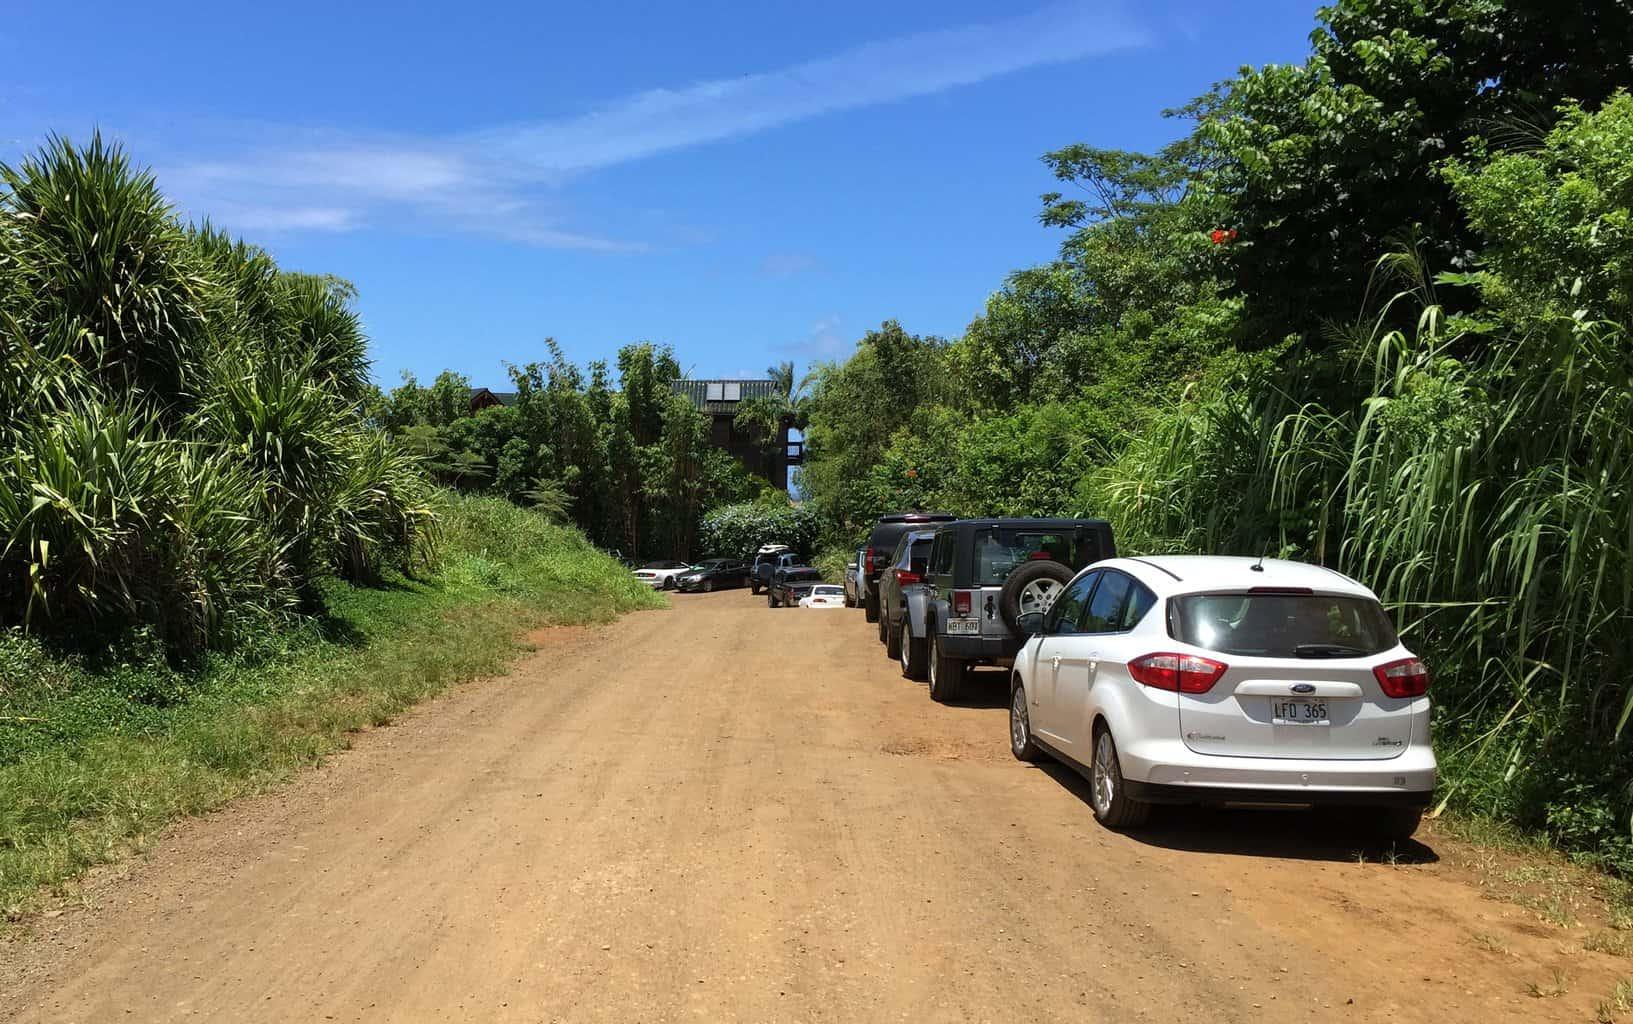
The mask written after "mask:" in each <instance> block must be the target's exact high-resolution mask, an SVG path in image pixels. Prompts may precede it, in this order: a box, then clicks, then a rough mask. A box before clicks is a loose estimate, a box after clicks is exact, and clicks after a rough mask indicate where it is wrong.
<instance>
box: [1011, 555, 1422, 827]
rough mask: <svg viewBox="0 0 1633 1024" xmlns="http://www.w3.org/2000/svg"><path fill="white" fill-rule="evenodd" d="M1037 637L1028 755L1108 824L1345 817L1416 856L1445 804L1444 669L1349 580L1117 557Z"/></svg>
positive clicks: (1017, 716)
mask: <svg viewBox="0 0 1633 1024" xmlns="http://www.w3.org/2000/svg"><path fill="white" fill-rule="evenodd" d="M1020 624H1021V625H1022V626H1023V627H1024V628H1025V629H1026V631H1027V632H1029V633H1032V634H1033V635H1032V636H1031V638H1030V639H1029V640H1028V641H1027V642H1026V645H1025V646H1024V647H1023V648H1022V649H1021V652H1020V654H1019V655H1018V656H1017V657H1016V659H1015V668H1014V672H1013V675H1012V677H1011V681H1010V697H1011V699H1010V711H1009V720H1010V746H1011V748H1012V750H1013V752H1014V754H1015V756H1016V757H1017V758H1020V759H1021V760H1023V761H1036V760H1039V759H1041V758H1043V757H1045V756H1048V757H1054V758H1056V759H1058V760H1060V761H1062V762H1064V763H1066V764H1068V765H1070V766H1071V767H1073V768H1075V769H1077V770H1078V771H1080V772H1081V773H1083V774H1084V775H1085V776H1087V777H1088V779H1089V783H1090V791H1091V800H1090V802H1091V805H1092V806H1093V808H1094V816H1095V817H1096V818H1097V819H1099V820H1100V822H1101V823H1102V824H1104V825H1107V826H1109V827H1111V828H1131V827H1135V826H1137V825H1139V824H1140V823H1141V822H1142V821H1144V819H1145V817H1146V814H1147V812H1148V810H1149V808H1150V805H1151V804H1154V803H1210V804H1283V805H1298V806H1329V805H1342V806H1347V807H1350V808H1353V809H1354V814H1355V820H1357V821H1359V822H1361V823H1363V824H1364V825H1365V827H1366V828H1367V829H1368V830H1369V831H1371V832H1372V834H1374V835H1376V836H1378V837H1379V838H1384V839H1404V838H1407V837H1409V836H1410V835H1411V834H1412V832H1413V831H1414V830H1415V829H1416V828H1417V825H1418V821H1419V819H1420V817H1421V816H1422V813H1423V808H1424V807H1425V806H1426V805H1427V804H1428V803H1429V800H1430V796H1431V794H1432V792H1433V790H1434V787H1435V756H1434V751H1433V749H1432V748H1431V747H1430V745H1429V699H1428V697H1427V696H1426V693H1427V690H1428V687H1429V670H1428V668H1427V667H1426V666H1425V665H1424V664H1423V662H1421V661H1419V660H1418V659H1417V657H1416V656H1414V655H1413V654H1412V652H1411V651H1409V650H1407V649H1406V648H1405V647H1403V646H1402V645H1401V642H1400V640H1399V638H1398V637H1397V636H1396V635H1395V630H1394V627H1393V626H1392V625H1391V624H1390V621H1389V617H1388V615H1387V614H1385V612H1384V610H1383V607H1382V606H1381V605H1380V604H1379V603H1378V598H1377V596H1376V595H1375V594H1373V593H1372V591H1370V590H1368V589H1367V588H1366V587H1364V586H1362V585H1361V584H1359V583H1357V582H1355V581H1354V580H1352V579H1350V578H1349V577H1347V576H1343V575H1341V574H1339V573H1337V572H1334V571H1333V570H1331V569H1327V568H1323V567H1321V566H1317V565H1305V564H1302V563H1298V562H1286V561H1279V560H1266V559H1258V560H1255V559H1252V558H1223V557H1206V556H1196V557H1161V558H1115V559H1110V560H1107V561H1104V562H1097V563H1095V564H1094V565H1091V566H1089V567H1088V568H1086V569H1084V570H1083V571H1082V572H1080V573H1078V575H1077V576H1076V577H1074V578H1073V579H1072V581H1071V582H1070V583H1068V584H1067V585H1066V586H1065V587H1064V588H1063V589H1062V590H1061V591H1060V595H1059V596H1058V597H1057V598H1056V600H1055V601H1054V603H1053V604H1052V605H1051V606H1050V607H1049V609H1048V611H1047V612H1043V613H1032V614H1030V615H1027V616H1023V617H1022V622H1021V623H1020Z"/></svg>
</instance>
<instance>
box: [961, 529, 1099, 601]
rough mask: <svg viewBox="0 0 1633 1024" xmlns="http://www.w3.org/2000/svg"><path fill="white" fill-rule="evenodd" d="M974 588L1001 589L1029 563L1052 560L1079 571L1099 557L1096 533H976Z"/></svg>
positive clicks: (1021, 530)
mask: <svg viewBox="0 0 1633 1024" xmlns="http://www.w3.org/2000/svg"><path fill="white" fill-rule="evenodd" d="M974 540H975V581H974V582H975V585H976V586H984V587H997V586H1002V585H1003V582H1004V581H1005V580H1007V579H1009V574H1010V573H1011V572H1014V571H1015V569H1016V568H1017V567H1018V566H1021V565H1024V564H1026V563H1027V562H1029V561H1036V560H1039V559H1052V560H1053V561H1056V562H1059V563H1060V564H1062V565H1064V566H1066V567H1068V568H1070V569H1072V570H1074V571H1075V570H1077V569H1081V568H1083V567H1084V566H1085V565H1088V564H1089V563H1090V562H1093V561H1097V560H1098V559H1099V558H1100V542H1099V537H1097V536H1096V535H1095V534H1094V532H1093V531H1089V532H1087V533H1085V534H1083V535H1081V536H1079V535H1076V534H1074V533H1071V532H1067V531H1062V530H1028V529H1024V528H1006V527H988V528H986V529H983V530H976V531H975V535H974Z"/></svg>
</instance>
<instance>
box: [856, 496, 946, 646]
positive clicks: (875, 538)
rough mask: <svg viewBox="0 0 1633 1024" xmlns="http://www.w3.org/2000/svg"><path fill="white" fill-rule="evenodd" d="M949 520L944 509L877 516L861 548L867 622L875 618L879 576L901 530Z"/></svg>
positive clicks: (877, 608) (877, 615) (899, 537)
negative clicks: (942, 510)
mask: <svg viewBox="0 0 1633 1024" xmlns="http://www.w3.org/2000/svg"><path fill="white" fill-rule="evenodd" d="M952 521H953V517H952V516H951V515H948V514H947V513H946V512H891V513H889V514H887V515H882V516H880V517H879V521H878V522H877V523H875V524H874V526H873V532H872V533H871V534H869V535H868V542H867V546H866V547H864V548H863V549H862V611H863V612H864V613H865V614H866V615H867V620H868V621H869V622H878V621H879V577H880V576H882V575H884V571H885V569H886V568H887V567H888V566H889V565H890V556H891V554H892V553H893V552H894V551H895V550H896V543H897V542H898V541H900V540H901V539H902V534H904V533H906V532H907V531H909V530H913V529H923V528H924V527H925V526H926V525H930V526H934V524H936V523H950V522H952Z"/></svg>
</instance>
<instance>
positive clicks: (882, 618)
mask: <svg viewBox="0 0 1633 1024" xmlns="http://www.w3.org/2000/svg"><path fill="white" fill-rule="evenodd" d="M889 628H890V618H889V617H888V616H886V615H885V613H884V612H883V611H881V612H880V613H879V642H880V643H882V644H887V643H889V642H890V639H889V637H887V636H885V630H887V629H889Z"/></svg>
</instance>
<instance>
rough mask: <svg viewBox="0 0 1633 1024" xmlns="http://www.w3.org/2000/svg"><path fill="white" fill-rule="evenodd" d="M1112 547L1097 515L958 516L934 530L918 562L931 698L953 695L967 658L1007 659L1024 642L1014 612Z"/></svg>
mask: <svg viewBox="0 0 1633 1024" xmlns="http://www.w3.org/2000/svg"><path fill="white" fill-rule="evenodd" d="M1116 554H1117V549H1116V545H1115V544H1114V542H1113V541H1112V536H1111V524H1109V523H1107V522H1106V521H1105V520H1103V519H962V520H959V521H958V522H956V523H948V524H947V525H945V526H943V527H941V528H940V529H939V530H937V531H936V539H935V542H934V543H933V544H932V545H931V547H930V562H929V565H928V566H927V567H926V570H925V583H926V585H927V588H928V595H929V604H928V607H927V608H926V612H927V615H928V623H927V625H926V639H927V640H928V646H929V652H928V653H929V655H930V666H929V668H930V696H931V698H933V699H935V700H937V701H949V700H957V699H958V697H959V693H960V691H961V690H962V689H963V686H964V676H965V669H966V668H968V667H969V666H970V665H973V664H988V665H1009V664H1011V663H1012V662H1013V661H1014V658H1015V653H1016V652H1017V651H1019V650H1020V649H1021V647H1022V645H1023V644H1025V642H1026V634H1025V633H1024V632H1023V631H1022V630H1021V629H1019V628H1018V627H1017V626H1016V624H1015V623H1016V619H1018V618H1019V617H1020V616H1022V615H1024V614H1026V613H1027V612H1032V611H1038V612H1041V611H1043V610H1045V609H1046V608H1048V607H1049V605H1050V604H1051V603H1052V602H1053V601H1054V598H1055V596H1056V595H1057V594H1058V593H1059V591H1060V588H1061V586H1062V585H1064V584H1065V583H1067V582H1069V581H1070V580H1071V578H1072V577H1073V576H1075V575H1077V571H1078V570H1079V569H1081V568H1083V567H1084V566H1085V565H1088V564H1089V563H1091V562H1098V561H1100V560H1101V559H1103V558H1113V557H1115V556H1116Z"/></svg>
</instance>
